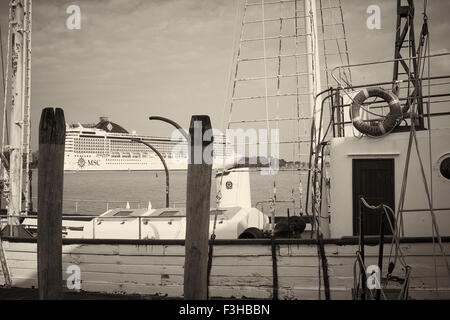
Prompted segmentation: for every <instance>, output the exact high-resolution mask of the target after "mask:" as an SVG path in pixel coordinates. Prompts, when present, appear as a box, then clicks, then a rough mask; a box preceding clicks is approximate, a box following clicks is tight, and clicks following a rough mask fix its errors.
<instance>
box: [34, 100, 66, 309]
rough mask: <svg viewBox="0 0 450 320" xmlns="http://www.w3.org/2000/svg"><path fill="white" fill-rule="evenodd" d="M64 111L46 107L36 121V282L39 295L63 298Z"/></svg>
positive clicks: (45, 297)
mask: <svg viewBox="0 0 450 320" xmlns="http://www.w3.org/2000/svg"><path fill="white" fill-rule="evenodd" d="M65 138H66V121H65V119H64V111H63V110H62V109H59V108H57V109H56V110H54V109H53V108H45V109H44V110H43V111H42V114H41V121H40V124H39V165H38V224H37V225H38V245H37V251H38V286H39V299H41V300H43V299H45V300H46V299H52V300H55V299H62V298H63V290H62V289H63V282H62V199H63V178H64V144H65Z"/></svg>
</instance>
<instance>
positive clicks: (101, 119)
mask: <svg viewBox="0 0 450 320" xmlns="http://www.w3.org/2000/svg"><path fill="white" fill-rule="evenodd" d="M102 121H106V122H108V121H109V118H108V117H100V122H102Z"/></svg>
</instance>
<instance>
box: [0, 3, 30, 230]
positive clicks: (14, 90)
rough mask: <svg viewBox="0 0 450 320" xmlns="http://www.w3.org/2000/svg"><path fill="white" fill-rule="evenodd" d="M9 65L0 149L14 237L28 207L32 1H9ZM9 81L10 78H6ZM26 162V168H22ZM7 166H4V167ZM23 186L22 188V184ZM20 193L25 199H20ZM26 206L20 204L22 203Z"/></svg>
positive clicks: (9, 221) (9, 218)
mask: <svg viewBox="0 0 450 320" xmlns="http://www.w3.org/2000/svg"><path fill="white" fill-rule="evenodd" d="M9 32H10V35H11V37H10V41H11V42H10V43H9V45H10V48H11V52H10V54H11V65H9V63H10V61H7V68H9V67H10V68H11V78H10V81H11V89H10V90H11V91H10V92H11V100H10V104H9V107H7V106H5V108H6V111H7V112H6V113H7V115H8V122H7V123H5V126H6V128H5V129H6V130H7V131H8V138H9V141H5V144H6V145H5V146H3V148H2V149H3V150H5V151H9V174H6V175H4V176H6V177H9V181H7V184H8V182H9V187H7V188H6V190H5V191H6V195H5V196H6V200H7V210H8V216H9V217H8V225H9V226H10V229H9V230H10V234H9V235H10V236H14V235H15V234H14V233H15V231H14V230H16V229H17V228H15V226H18V225H19V224H20V223H19V219H18V218H17V217H19V216H20V215H22V214H23V213H24V212H25V213H26V212H27V211H28V209H29V203H30V194H29V170H30V168H29V164H28V162H29V154H30V147H29V146H30V117H29V115H30V84H31V83H30V81H31V0H11V1H10V16H9ZM7 80H9V79H7ZM24 165H25V169H24ZM5 169H6V168H4V170H5ZM24 182H25V188H24V190H23V183H24ZM23 196H24V198H25V199H23ZM22 200H24V202H25V206H23V202H22Z"/></svg>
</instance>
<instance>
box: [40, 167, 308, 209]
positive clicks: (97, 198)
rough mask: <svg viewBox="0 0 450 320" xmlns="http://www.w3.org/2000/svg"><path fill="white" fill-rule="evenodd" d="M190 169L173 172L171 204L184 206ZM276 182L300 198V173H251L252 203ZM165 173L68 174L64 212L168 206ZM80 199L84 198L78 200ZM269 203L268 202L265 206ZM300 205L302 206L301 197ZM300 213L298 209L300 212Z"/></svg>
mask: <svg viewBox="0 0 450 320" xmlns="http://www.w3.org/2000/svg"><path fill="white" fill-rule="evenodd" d="M186 175H187V172H186V171H173V172H171V173H170V205H171V206H173V205H175V206H184V203H185V201H186ZM303 180H304V181H303V190H304V193H306V177H305V176H303ZM274 181H275V183H276V192H277V199H278V200H292V189H293V188H294V191H295V197H296V199H298V198H299V176H298V173H296V172H287V171H285V172H279V173H278V174H277V175H276V176H262V175H261V174H260V173H259V172H251V174H250V184H251V189H252V190H251V193H252V203H253V205H255V204H256V203H257V202H259V201H266V200H268V199H269V198H270V197H271V196H272V195H273V191H274V187H273V186H274ZM212 186H213V187H212V191H211V205H212V206H214V205H215V197H216V188H215V181H213V183H212ZM164 190H165V174H164V172H163V171H161V172H126V171H116V172H76V173H65V174H64V207H63V210H64V213H65V214H74V213H78V214H86V215H98V214H101V213H103V212H105V210H106V208H107V204H106V202H109V208H118V207H122V208H123V207H125V206H126V203H127V202H129V203H130V206H131V208H138V207H147V205H148V201H151V202H152V206H153V207H163V206H164V205H165V192H164ZM36 196H37V171H34V172H33V198H34V199H33V203H34V207H35V208H36V207H37V198H36ZM75 200H80V201H75ZM303 204H304V202H303ZM267 207H268V206H267V205H265V208H267ZM287 207H290V208H291V209H290V210H291V211H290V212H291V213H292V208H293V205H292V203H289V204H279V205H278V206H277V210H276V213H277V215H286V213H287ZM296 207H297V208H298V207H299V202H298V200H297V203H296ZM296 212H298V210H297V211H296Z"/></svg>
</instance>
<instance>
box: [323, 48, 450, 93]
mask: <svg viewBox="0 0 450 320" xmlns="http://www.w3.org/2000/svg"><path fill="white" fill-rule="evenodd" d="M442 56H450V52H445V53H436V54H431V55H427V56H423V57H422V58H435V57H442ZM414 59H417V57H407V58H397V59H389V60H381V61H374V62H365V63H356V64H348V65H342V66H336V67H334V68H333V69H332V70H331V76H332V77H333V79H334V80H335V81H336V83H338V84H339V85H340V87H341V88H344V87H343V86H341V82H340V81H339V80H338V79H337V78H336V76H335V74H334V72H335V71H336V70H339V73H340V70H341V69H348V68H352V67H363V66H370V65H377V64H385V63H392V62H396V61H404V60H414Z"/></svg>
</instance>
